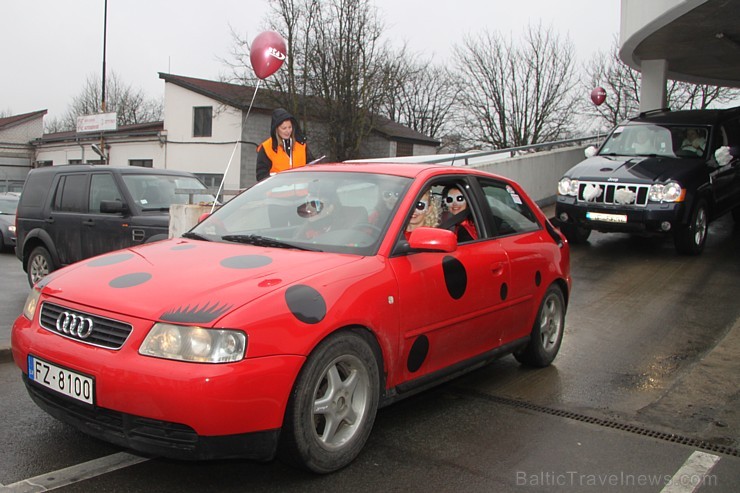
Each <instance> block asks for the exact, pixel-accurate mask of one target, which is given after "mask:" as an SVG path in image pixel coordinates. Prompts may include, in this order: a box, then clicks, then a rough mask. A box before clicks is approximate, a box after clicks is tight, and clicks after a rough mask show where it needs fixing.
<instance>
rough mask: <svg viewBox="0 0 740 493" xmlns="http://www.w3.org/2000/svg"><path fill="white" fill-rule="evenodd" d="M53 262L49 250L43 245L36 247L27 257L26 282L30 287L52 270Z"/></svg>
mask: <svg viewBox="0 0 740 493" xmlns="http://www.w3.org/2000/svg"><path fill="white" fill-rule="evenodd" d="M53 270H54V268H53V264H52V260H51V255H50V254H49V251H48V250H47V249H46V248H44V247H36V248H34V249H33V251H31V255H30V256H29V258H28V284H30V285H31V286H32V287H33V285H34V284H36V283H37V282H39V281H40V280H41V279H43V278H44V277H46V276H47V275H49V272H51V271H53Z"/></svg>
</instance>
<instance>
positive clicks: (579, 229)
mask: <svg viewBox="0 0 740 493" xmlns="http://www.w3.org/2000/svg"><path fill="white" fill-rule="evenodd" d="M560 231H562V232H563V234H564V235H565V237H566V238H567V239H568V242H569V243H572V244H574V245H581V244H583V243H586V241H588V237H589V236H590V235H591V228H586V227H585V226H578V225H577V224H561V225H560Z"/></svg>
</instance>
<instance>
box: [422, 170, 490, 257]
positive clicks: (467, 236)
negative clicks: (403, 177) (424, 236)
mask: <svg viewBox="0 0 740 493" xmlns="http://www.w3.org/2000/svg"><path fill="white" fill-rule="evenodd" d="M431 192H432V197H433V199H434V201H435V203H436V204H437V208H438V210H439V223H438V224H437V226H436V227H438V228H443V229H449V230H450V231H452V232H454V233H455V234H456V235H457V242H458V243H466V242H469V241H474V240H477V239H479V238H480V231H481V228H480V226H479V224H478V218H479V217H480V215H479V214H478V213H477V212H476V209H477V208H478V207H477V205H476V204H475V201H474V200H473V195H472V192H471V190H470V186H469V185H468V184H467V183H466V182H465V181H464V180H460V179H455V180H445V181H443V182H436V183H435V184H434V185H433V186H432V188H431Z"/></svg>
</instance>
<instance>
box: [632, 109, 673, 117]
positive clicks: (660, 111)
mask: <svg viewBox="0 0 740 493" xmlns="http://www.w3.org/2000/svg"><path fill="white" fill-rule="evenodd" d="M669 111H671V109H670V108H656V109H654V110H647V111H643V112H641V113H640V115H639V118H645V117H646V116H650V115H655V114H657V113H666V112H669Z"/></svg>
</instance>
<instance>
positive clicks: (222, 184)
mask: <svg viewBox="0 0 740 493" xmlns="http://www.w3.org/2000/svg"><path fill="white" fill-rule="evenodd" d="M260 82H262V79H257V86H256V87H255V88H254V93H253V94H252V100H251V101H250V102H249V107H248V108H247V114H246V115H244V119H243V120H242V129H243V128H244V126H245V125H246V123H247V119H248V118H249V113H250V112H251V111H252V105H253V104H254V98H255V97H257V90H258V89H259V88H260ZM240 141H241V139H236V142H234V149H233V150H232V151H231V157H230V158H229V162H228V163H227V164H226V171H224V176H223V178H221V184H220V185H219V186H218V192H216V200H214V201H213V204H212V205H211V214H213V211H214V209H215V208H216V202H217V201H218V196H219V195H221V190H223V188H224V182H225V181H226V175H227V174H228V173H229V168H230V167H231V161H232V160H233V159H234V154H236V149H237V148H238V147H239V142H240Z"/></svg>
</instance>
